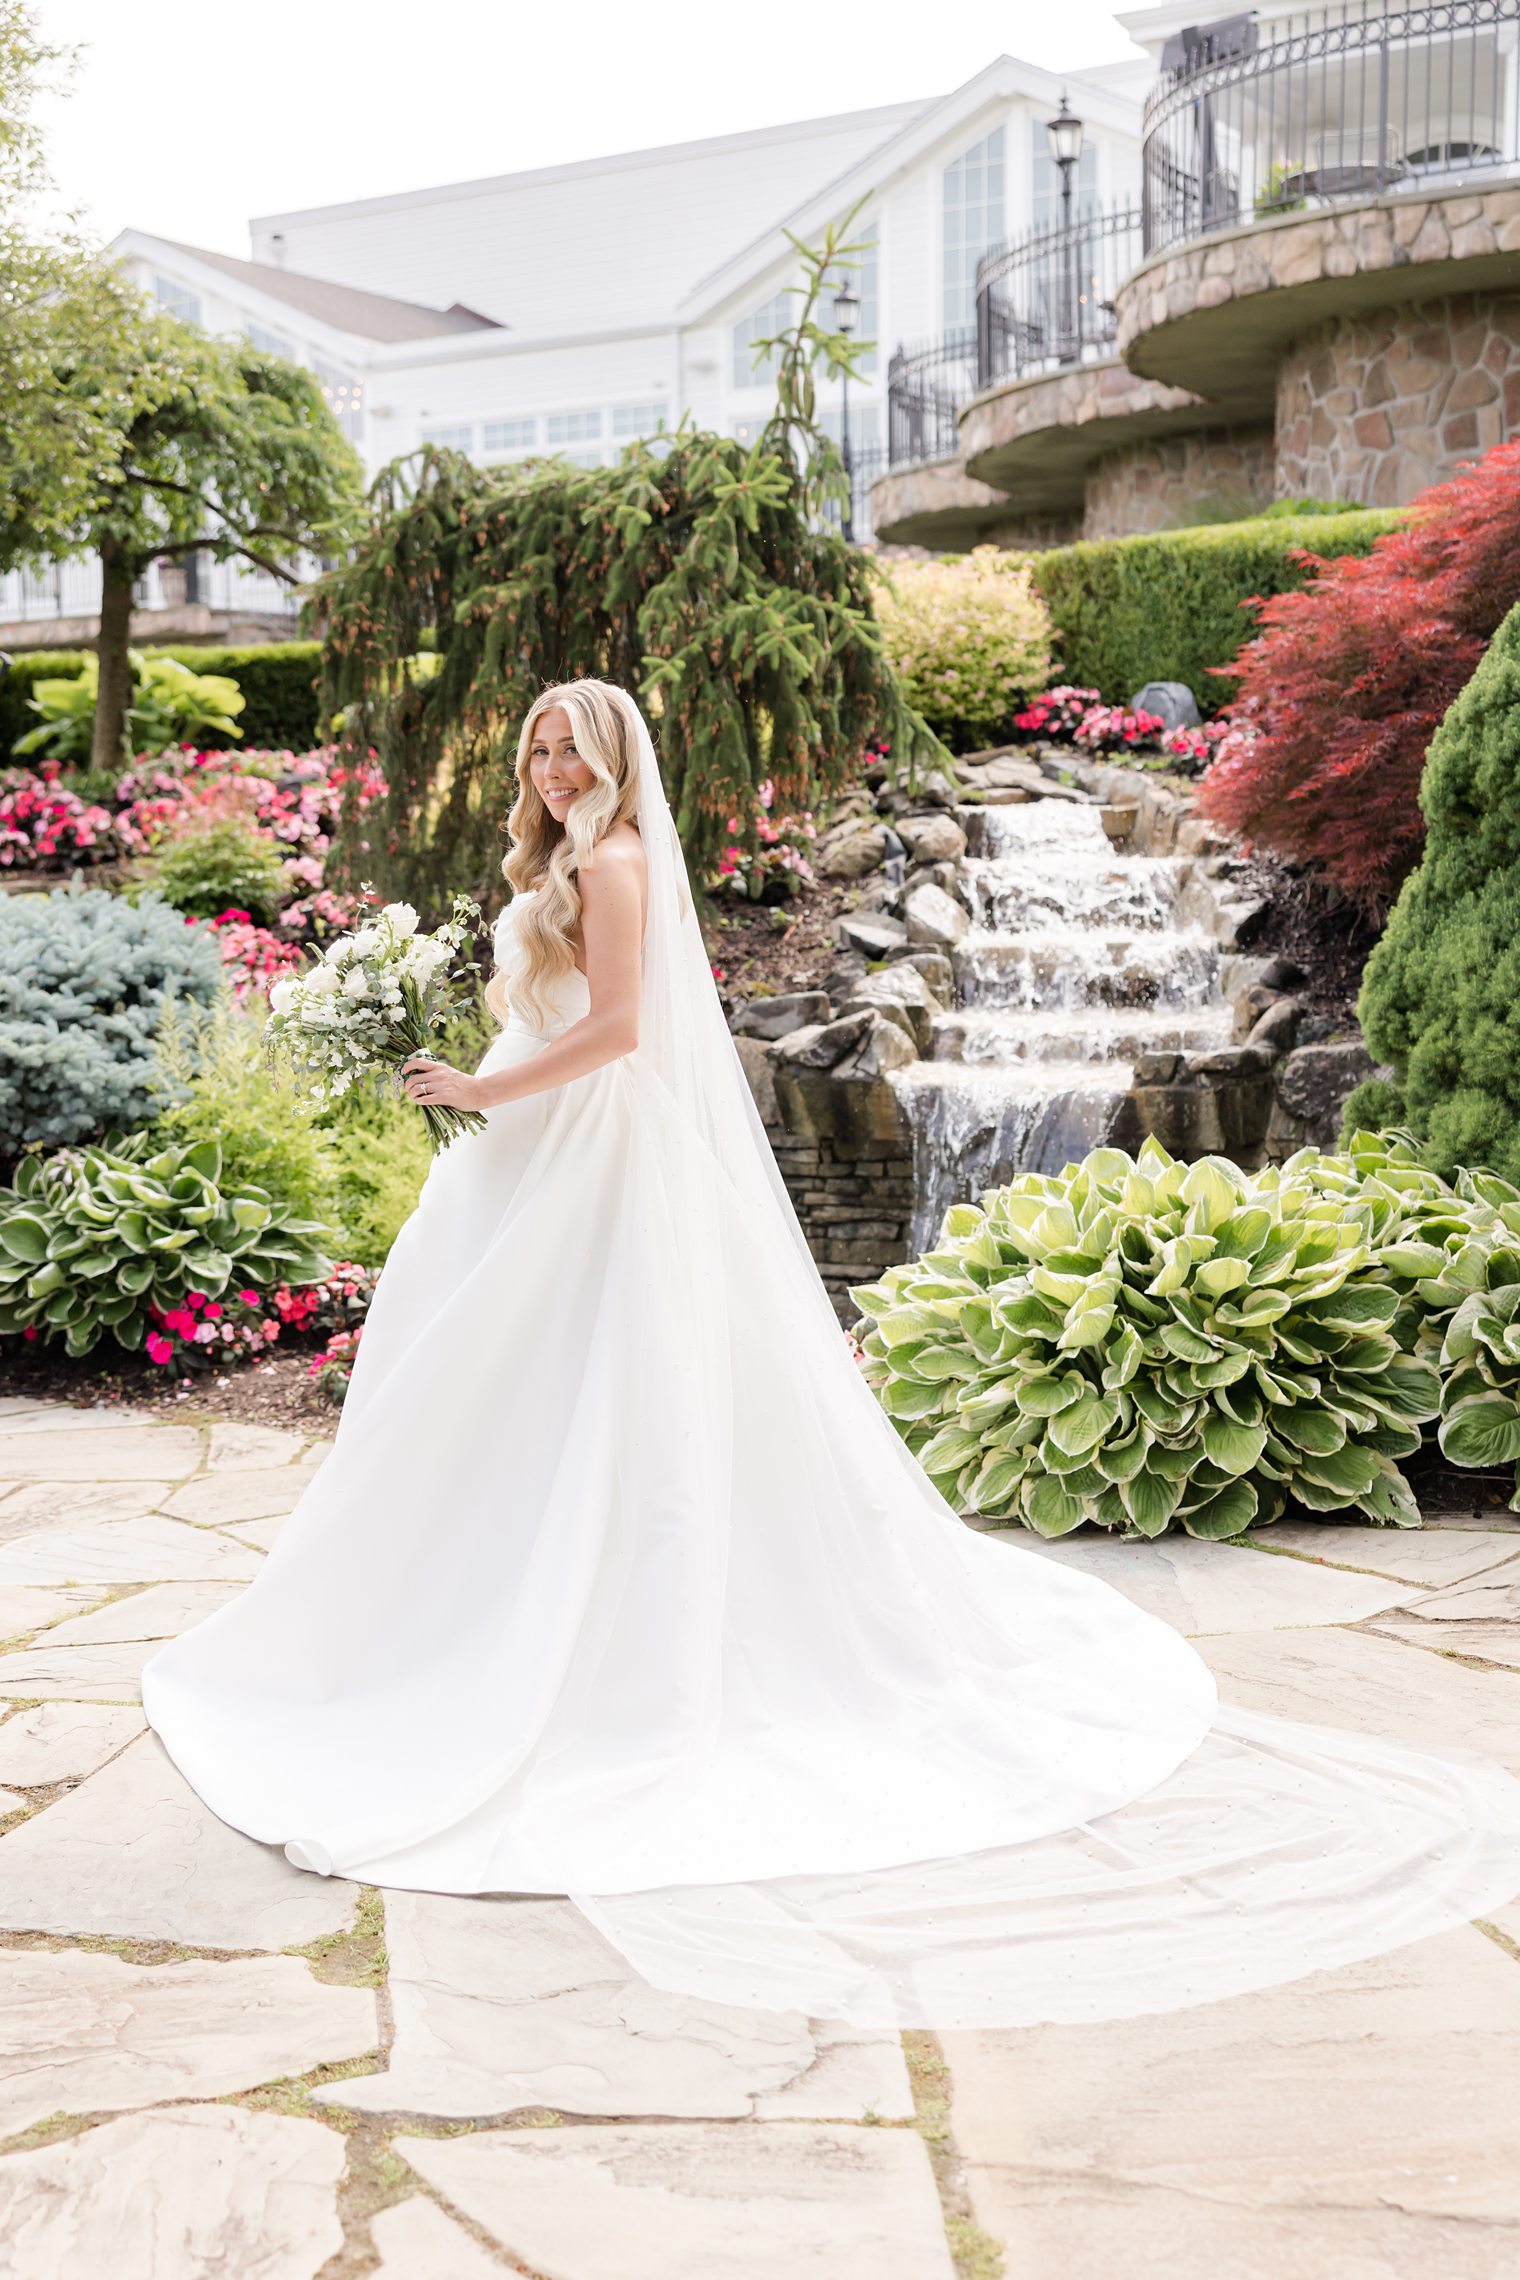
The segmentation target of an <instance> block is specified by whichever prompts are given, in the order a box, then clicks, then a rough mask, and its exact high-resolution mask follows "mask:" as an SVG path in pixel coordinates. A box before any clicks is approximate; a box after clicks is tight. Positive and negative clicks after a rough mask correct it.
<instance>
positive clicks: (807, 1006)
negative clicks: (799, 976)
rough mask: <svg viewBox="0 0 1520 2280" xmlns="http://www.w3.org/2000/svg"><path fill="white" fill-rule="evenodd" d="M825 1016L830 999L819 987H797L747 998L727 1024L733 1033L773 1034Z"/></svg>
mask: <svg viewBox="0 0 1520 2280" xmlns="http://www.w3.org/2000/svg"><path fill="white" fill-rule="evenodd" d="M828 1018H829V1001H828V998H827V997H826V996H825V995H824V993H823V991H822V990H797V991H795V992H792V993H791V994H789V995H787V996H785V997H782V996H777V997H753V998H746V999H745V1001H744V1003H743V1004H742V1005H741V1006H740V1007H739V1008H738V1010H737V1011H736V1013H735V1014H734V1016H733V1018H732V1020H731V1021H730V1022H729V1025H728V1026H729V1028H730V1029H731V1030H732V1031H733V1033H734V1035H735V1036H736V1037H762V1038H776V1037H788V1036H790V1034H791V1032H792V1031H793V1030H794V1029H801V1028H804V1027H805V1026H806V1025H807V1024H808V1023H809V1022H823V1021H827V1020H828Z"/></svg>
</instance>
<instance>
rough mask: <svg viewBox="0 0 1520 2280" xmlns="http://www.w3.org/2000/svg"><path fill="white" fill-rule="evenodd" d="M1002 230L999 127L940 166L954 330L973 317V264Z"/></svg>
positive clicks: (947, 295)
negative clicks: (951, 160) (942, 175)
mask: <svg viewBox="0 0 1520 2280" xmlns="http://www.w3.org/2000/svg"><path fill="white" fill-rule="evenodd" d="M1002 236H1003V129H1002V128H1001V127H996V128H994V129H993V132H992V133H991V134H990V135H986V136H984V137H983V139H982V140H981V142H979V143H975V144H973V146H972V148H971V149H970V150H968V151H964V152H962V154H961V156H960V157H959V158H958V159H957V160H956V161H955V164H954V165H953V166H947V167H946V168H945V214H944V313H945V329H946V331H947V332H955V331H957V330H958V329H959V328H960V327H961V326H962V325H970V324H974V323H975V321H976V265H977V263H978V262H979V261H980V260H981V258H982V255H983V254H984V253H985V252H986V251H987V248H988V247H989V246H992V245H997V244H998V243H1000V241H1001V239H1002Z"/></svg>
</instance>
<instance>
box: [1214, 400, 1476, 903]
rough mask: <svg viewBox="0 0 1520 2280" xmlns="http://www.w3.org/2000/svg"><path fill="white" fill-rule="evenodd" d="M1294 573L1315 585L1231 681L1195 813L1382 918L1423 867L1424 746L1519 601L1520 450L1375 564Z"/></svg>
mask: <svg viewBox="0 0 1520 2280" xmlns="http://www.w3.org/2000/svg"><path fill="white" fill-rule="evenodd" d="M1302 559H1303V560H1304V561H1305V562H1312V563H1313V568H1314V576H1313V579H1312V582H1311V583H1310V584H1309V585H1307V586H1305V587H1304V588H1303V589H1302V590H1301V591H1299V592H1297V593H1290V594H1275V595H1273V596H1272V598H1271V599H1270V600H1269V601H1267V602H1264V603H1263V604H1262V605H1261V608H1260V624H1261V628H1262V630H1261V632H1260V633H1259V634H1258V635H1257V637H1256V639H1255V640H1254V641H1251V642H1249V643H1248V644H1247V645H1246V647H1245V648H1244V649H1243V650H1242V651H1241V652H1240V654H1239V656H1238V657H1237V659H1236V660H1235V663H1234V664H1233V665H1232V666H1231V667H1230V668H1229V671H1230V672H1231V673H1233V674H1238V675H1239V693H1238V695H1237V697H1236V699H1235V701H1234V703H1233V704H1231V705H1230V706H1229V707H1228V708H1227V710H1228V715H1229V718H1230V720H1231V722H1232V724H1233V725H1234V726H1235V727H1236V728H1237V729H1238V730H1239V731H1240V734H1239V735H1237V736H1236V737H1234V738H1231V739H1230V740H1229V741H1228V742H1227V743H1226V744H1225V746H1224V747H1223V749H1222V751H1221V755H1220V757H1219V759H1218V760H1217V761H1216V762H1215V764H1214V766H1213V767H1212V768H1211V769H1210V771H1209V773H1208V775H1207V776H1206V777H1205V778H1204V781H1203V785H1202V789H1201V792H1200V805H1201V806H1202V807H1203V809H1204V811H1205V812H1206V813H1207V814H1209V815H1211V816H1212V817H1213V818H1214V819H1215V821H1216V822H1219V823H1221V824H1223V825H1224V826H1225V827H1226V829H1228V830H1230V831H1235V832H1239V833H1241V834H1242V835H1243V836H1244V837H1245V838H1247V839H1249V840H1251V841H1253V842H1255V844H1257V845H1258V846H1262V847H1270V848H1273V849H1275V850H1276V851H1277V852H1278V853H1280V854H1283V855H1287V856H1290V857H1292V858H1294V859H1295V860H1297V861H1300V862H1307V863H1312V864H1314V865H1315V866H1316V867H1317V868H1318V869H1320V870H1322V871H1324V872H1325V873H1327V874H1328V876H1329V877H1330V878H1332V879H1334V880H1335V881H1336V883H1337V885H1339V886H1340V887H1342V888H1343V889H1344V890H1345V892H1346V893H1347V894H1348V895H1350V896H1351V898H1352V899H1353V901H1355V902H1357V903H1358V904H1360V906H1361V907H1362V909H1363V910H1364V911H1366V912H1367V913H1368V914H1369V915H1370V916H1373V917H1377V918H1380V917H1381V916H1382V915H1383V913H1384V912H1385V911H1386V910H1387V909H1388V906H1389V904H1390V903H1391V902H1392V901H1393V898H1394V896H1395V895H1396V894H1397V893H1398V890H1399V887H1400V885H1401V884H1402V882H1403V880H1404V879H1405V878H1406V877H1407V876H1408V874H1409V872H1410V870H1411V868H1412V867H1413V865H1414V864H1415V863H1417V862H1418V861H1419V857H1420V842H1421V838H1422V835H1423V832H1424V822H1423V820H1422V817H1421V814H1420V802H1419V785H1420V770H1421V768H1422V766H1423V765H1424V761H1425V754H1426V751H1427V750H1428V749H1429V746H1430V740H1431V738H1432V737H1433V736H1434V734H1435V732H1436V729H1437V728H1438V727H1439V725H1440V722H1441V718H1442V716H1443V714H1444V713H1445V712H1446V709H1447V707H1448V706H1449V705H1450V704H1451V703H1452V701H1453V700H1454V698H1455V697H1456V696H1457V693H1458V691H1459V690H1460V689H1461V688H1462V687H1463V685H1464V683H1465V682H1466V681H1467V680H1468V678H1469V677H1470V675H1471V674H1472V672H1473V670H1474V668H1475V666H1476V665H1477V662H1478V660H1479V658H1480V657H1481V656H1482V655H1483V651H1484V648H1485V645H1486V644H1487V642H1488V640H1489V638H1490V636H1491V635H1492V634H1493V631H1494V629H1495V627H1496V626H1497V625H1498V624H1499V622H1500V620H1501V619H1502V618H1503V616H1504V613H1505V611H1506V610H1508V609H1509V608H1510V606H1511V605H1512V604H1513V603H1514V602H1515V601H1517V600H1520V440H1517V441H1514V442H1511V443H1506V444H1500V445H1499V447H1498V448H1497V449H1496V450H1494V451H1491V452H1489V453H1488V455H1487V456H1486V457H1485V458H1484V459H1482V460H1480V461H1479V462H1478V464H1477V465H1476V466H1472V467H1465V468H1463V469H1462V471H1461V472H1460V474H1458V475H1456V476H1455V477H1453V478H1452V479H1451V480H1450V481H1449V482H1445V483H1439V484H1436V485H1435V486H1434V487H1433V488H1432V489H1431V490H1429V491H1426V492H1425V493H1424V494H1423V495H1422V496H1421V497H1420V498H1419V499H1417V500H1416V501H1415V503H1414V505H1413V507H1412V508H1411V509H1410V519H1409V523H1408V525H1407V527H1406V528H1404V529H1401V530H1396V531H1391V532H1388V533H1387V534H1385V535H1384V536H1383V537H1381V538H1378V539H1376V540H1375V541H1374V542H1373V547H1372V551H1371V553H1370V554H1367V555H1361V556H1357V555H1344V556H1342V557H1340V558H1339V559H1338V560H1335V561H1318V562H1315V561H1314V558H1313V557H1312V556H1309V555H1307V554H1306V555H1304V556H1303V557H1302Z"/></svg>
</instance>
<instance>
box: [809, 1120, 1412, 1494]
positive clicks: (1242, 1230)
mask: <svg viewBox="0 0 1520 2280" xmlns="http://www.w3.org/2000/svg"><path fill="white" fill-rule="evenodd" d="M1327 1162H1328V1164H1329V1166H1330V1171H1329V1175H1328V1177H1327V1176H1326V1175H1325V1173H1324V1171H1323V1170H1322V1167H1323V1166H1324V1165H1325V1164H1326V1163H1327ZM1404 1218H1405V1215H1404V1212H1403V1207H1402V1204H1401V1202H1400V1201H1399V1191H1398V1190H1397V1188H1393V1189H1390V1190H1389V1192H1388V1193H1387V1194H1386V1195H1384V1196H1381V1197H1376V1196H1364V1195H1362V1194H1361V1193H1360V1192H1359V1182H1358V1176H1357V1174H1356V1173H1355V1170H1354V1167H1352V1166H1350V1165H1349V1163H1343V1160H1340V1159H1323V1158H1321V1157H1319V1156H1318V1154H1317V1152H1315V1151H1313V1150H1305V1151H1303V1152H1302V1153H1301V1155H1299V1156H1297V1157H1294V1158H1292V1159H1291V1160H1290V1161H1289V1162H1288V1163H1287V1164H1285V1165H1281V1166H1273V1167H1270V1168H1268V1169H1267V1170H1265V1171H1262V1172H1258V1173H1254V1174H1253V1173H1247V1172H1243V1171H1241V1170H1239V1169H1237V1167H1236V1166H1234V1165H1233V1164H1229V1163H1226V1162H1224V1161H1223V1160H1222V1159H1219V1158H1217V1157H1206V1158H1204V1159H1203V1161H1202V1162H1200V1163H1196V1164H1193V1165H1190V1166H1188V1165H1182V1164H1179V1163H1175V1162H1174V1161H1173V1160H1172V1159H1171V1157H1169V1156H1168V1155H1167V1154H1166V1152H1165V1150H1164V1149H1162V1148H1160V1147H1159V1146H1158V1145H1157V1144H1156V1143H1155V1142H1154V1141H1153V1140H1148V1141H1147V1142H1146V1143H1145V1145H1144V1147H1143V1148H1142V1150H1141V1152H1140V1155H1139V1158H1138V1160H1137V1159H1134V1158H1131V1157H1130V1156H1128V1155H1126V1154H1124V1153H1123V1152H1122V1151H1120V1150H1118V1149H1115V1148H1099V1149H1096V1150H1094V1152H1093V1153H1092V1154H1091V1155H1089V1156H1088V1157H1087V1158H1086V1159H1085V1161H1084V1162H1082V1163H1081V1164H1077V1165H1071V1166H1068V1167H1067V1169H1066V1170H1065V1171H1063V1172H1061V1173H1059V1174H1057V1175H1054V1176H1051V1177H1046V1176H1044V1175H1039V1174H1026V1175H1025V1176H1023V1177H1022V1178H1019V1179H1016V1180H1015V1181H1014V1182H1013V1183H1012V1185H1011V1186H1009V1187H1007V1188H1003V1189H1000V1190H997V1191H995V1192H993V1193H991V1194H989V1195H988V1196H986V1197H985V1198H984V1199H983V1202H982V1204H980V1205H977V1204H961V1205H957V1206H956V1207H955V1208H954V1209H953V1210H951V1211H950V1212H949V1213H948V1214H947V1215H946V1219H945V1223H944V1230H943V1233H942V1235H941V1238H940V1241H939V1243H938V1245H937V1247H936V1248H935V1249H933V1250H932V1251H930V1252H929V1253H928V1254H927V1256H925V1257H924V1258H922V1259H918V1260H915V1261H913V1262H911V1263H910V1264H908V1265H905V1266H901V1267H896V1268H893V1269H892V1270H891V1271H890V1272H889V1273H888V1274H886V1275H885V1276H884V1277H883V1278H882V1280H881V1281H880V1282H879V1283H877V1284H874V1285H872V1286H870V1287H869V1288H865V1289H861V1290H857V1291H855V1292H854V1293H853V1294H852V1295H853V1297H854V1299H855V1301H856V1303H857V1305H858V1306H859V1307H860V1309H861V1312H862V1314H863V1316H864V1317H865V1324H864V1335H863V1337H862V1345H863V1348H864V1360H863V1365H862V1366H863V1369H864V1371H865V1374H866V1376H867V1379H868V1380H869V1382H870V1383H871V1384H872V1386H873V1387H874V1389H875V1391H876V1392H877V1394H878V1396H879V1398H880V1400H881V1402H882V1406H883V1407H884V1409H885V1410H886V1412H887V1414H888V1416H889V1417H891V1418H892V1420H893V1422H894V1423H895V1424H896V1425H897V1427H898V1429H899V1431H900V1432H901V1433H902V1434H903V1436H904V1438H905V1440H906V1441H907V1443H908V1446H909V1447H910V1448H911V1449H912V1450H913V1451H914V1452H915V1454H916V1455H917V1456H918V1458H919V1460H920V1462H921V1463H922V1464H923V1466H924V1468H925V1470H926V1471H927V1472H928V1473H929V1475H930V1476H931V1478H932V1479H933V1480H934V1481H935V1483H936V1485H937V1486H938V1487H939V1488H940V1489H941V1490H942V1492H943V1493H944V1494H945V1495H946V1496H947V1497H948V1498H949V1499H950V1501H951V1502H952V1503H955V1504H957V1505H959V1506H960V1507H961V1508H963V1509H969V1510H971V1511H975V1512H980V1513H983V1514H986V1515H988V1516H990V1517H993V1518H999V1519H1006V1520H1010V1521H1014V1520H1016V1521H1021V1522H1023V1523H1024V1525H1025V1526H1027V1527H1030V1528H1032V1529H1034V1530H1036V1531H1037V1532H1038V1533H1039V1534H1041V1535H1044V1536H1060V1535H1065V1534H1066V1533H1067V1532H1068V1531H1069V1530H1071V1529H1073V1528H1076V1527H1079V1526H1080V1525H1081V1524H1082V1522H1083V1521H1095V1522H1096V1523H1098V1524H1099V1525H1100V1526H1102V1527H1106V1528H1112V1529H1115V1530H1118V1531H1121V1532H1122V1533H1124V1534H1126V1535H1139V1536H1158V1535H1161V1534H1162V1533H1163V1532H1164V1531H1165V1530H1166V1529H1168V1528H1169V1527H1173V1526H1176V1527H1180V1528H1183V1529H1186V1531H1187V1532H1188V1533H1189V1534H1190V1535H1194V1536H1205V1537H1221V1536H1237V1535H1239V1534H1240V1533H1241V1532H1242V1531H1243V1530H1244V1529H1246V1528H1249V1527H1251V1526H1253V1525H1259V1524H1261V1523H1263V1522H1265V1521H1270V1520H1273V1519H1276V1518H1277V1517H1278V1516H1279V1515H1280V1514H1281V1512H1282V1511H1283V1508H1284V1506H1285V1504H1286V1503H1287V1500H1288V1499H1289V1498H1290V1497H1291V1498H1293V1499H1294V1501H1295V1502H1296V1503H1297V1504H1298V1505H1300V1506H1304V1507H1307V1508H1308V1509H1309V1510H1311V1511H1339V1510H1342V1509H1345V1508H1346V1507H1353V1508H1355V1509H1358V1510H1360V1511H1361V1512H1363V1513H1365V1514H1366V1515H1367V1516H1368V1518H1370V1519H1372V1520H1376V1521H1381V1522H1385V1523H1392V1524H1395V1525H1398V1526H1405V1527H1413V1526H1417V1525H1418V1522H1419V1513H1418V1509H1417V1507H1416V1505H1415V1502H1414V1499H1413V1496H1412V1495H1411V1493H1410V1490H1409V1487H1408V1484H1407V1483H1406V1481H1405V1480H1404V1477H1403V1475H1402V1474H1401V1473H1400V1471H1399V1470H1398V1464H1397V1460H1398V1459H1399V1458H1401V1457H1407V1456H1411V1455H1413V1453H1414V1452H1415V1450H1416V1449H1417V1448H1418V1447H1419V1446H1420V1442H1421V1439H1422V1437H1423V1436H1422V1430H1421V1429H1422V1427H1423V1426H1424V1425H1425V1423H1426V1422H1427V1420H1429V1419H1431V1418H1433V1417H1434V1416H1435V1415H1436V1413H1437V1409H1438V1406H1439V1401H1440V1377H1439V1373H1438V1370H1437V1367H1436V1364H1435V1362H1434V1361H1433V1360H1431V1359H1429V1358H1425V1357H1421V1356H1419V1355H1416V1354H1414V1353H1412V1352H1409V1351H1407V1350H1406V1349H1405V1348H1404V1347H1403V1346H1401V1345H1400V1343H1399V1339H1398V1337H1397V1336H1396V1334H1395V1331H1394V1328H1393V1325H1394V1321H1395V1317H1396V1316H1397V1315H1398V1314H1399V1312H1400V1307H1401V1290H1402V1289H1404V1288H1409V1287H1412V1284H1410V1283H1409V1281H1408V1279H1407V1278H1406V1281H1405V1283H1404V1284H1403V1285H1402V1286H1401V1284H1400V1283H1399V1282H1398V1281H1397V1280H1396V1279H1395V1276H1394V1274H1393V1272H1392V1271H1391V1269H1390V1266H1389V1265H1388V1264H1387V1263H1386V1262H1385V1258H1384V1253H1385V1252H1386V1251H1387V1250H1388V1249H1389V1248H1390V1247H1391V1246H1392V1245H1394V1244H1395V1243H1396V1242H1397V1240H1398V1238H1399V1237H1401V1236H1402V1235H1403V1233H1404V1231H1405V1227H1404ZM1421 1263H1422V1261H1421V1260H1419V1259H1414V1260H1412V1261H1408V1262H1406V1264H1407V1265H1408V1266H1410V1267H1411V1268H1413V1267H1418V1266H1419V1265H1420V1264H1421Z"/></svg>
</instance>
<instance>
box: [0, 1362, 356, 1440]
mask: <svg viewBox="0 0 1520 2280" xmlns="http://www.w3.org/2000/svg"><path fill="white" fill-rule="evenodd" d="M310 1362H311V1356H310V1354H309V1353H296V1352H291V1353H288V1354H275V1355H272V1356H271V1357H270V1359H269V1360H268V1361H262V1362H254V1363H251V1364H249V1366H248V1367H247V1368H244V1369H236V1370H228V1371H227V1372H226V1373H225V1375H223V1376H220V1377H217V1376H213V1375H211V1374H210V1373H209V1372H208V1373H207V1374H206V1375H205V1376H196V1377H193V1378H191V1379H190V1381H189V1383H188V1384H187V1383H186V1382H185V1380H184V1379H183V1378H175V1377H171V1376H170V1375H169V1374H168V1372H167V1371H165V1370H164V1369H161V1368H159V1367H158V1366H157V1365H156V1364H154V1363H152V1362H150V1361H149V1360H148V1359H147V1358H146V1356H145V1355H140V1354H127V1353H123V1352H122V1351H121V1350H120V1348H118V1347H111V1348H110V1349H108V1350H107V1349H101V1350H100V1351H99V1352H97V1353H94V1354H90V1355H88V1356H86V1358H85V1359H84V1360H83V1361H78V1362H71V1361H69V1360H68V1359H67V1357H66V1356H64V1355H62V1354H58V1353H40V1354H38V1355H36V1356H35V1358H34V1357H33V1356H31V1355H28V1356H27V1357H26V1358H25V1359H24V1360H20V1361H17V1360H13V1359H11V1358H10V1357H7V1359H6V1360H5V1362H4V1363H0V1396H4V1397H5V1398H7V1399H9V1400H21V1401H63V1402H68V1403H69V1404H70V1405H71V1406H72V1407H74V1408H76V1409H110V1408H113V1407H115V1406H116V1405H117V1404H120V1406H121V1407H122V1408H123V1409H135V1410H147V1411H149V1412H151V1413H153V1414H154V1415H157V1416H162V1417H168V1416H174V1415H182V1414H184V1413H185V1412H186V1411H191V1412H194V1413H196V1414H199V1415H203V1416H208V1417H229V1418H234V1419H236V1421H237V1422H238V1423H239V1424H241V1425H283V1426H285V1427H287V1428H288V1429H289V1430H291V1431H294V1432H305V1433H307V1434H309V1435H312V1436H313V1437H315V1436H322V1437H324V1438H325V1437H326V1436H328V1435H330V1434H331V1433H332V1432H333V1430H334V1428H335V1426H336V1425H337V1422H338V1415H339V1411H338V1406H337V1404H336V1403H335V1402H333V1401H331V1400H329V1398H328V1396H327V1395H326V1394H325V1393H323V1392H322V1391H321V1390H320V1388H319V1387H317V1386H316V1385H314V1384H313V1382H312V1379H311V1375H310Z"/></svg>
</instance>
